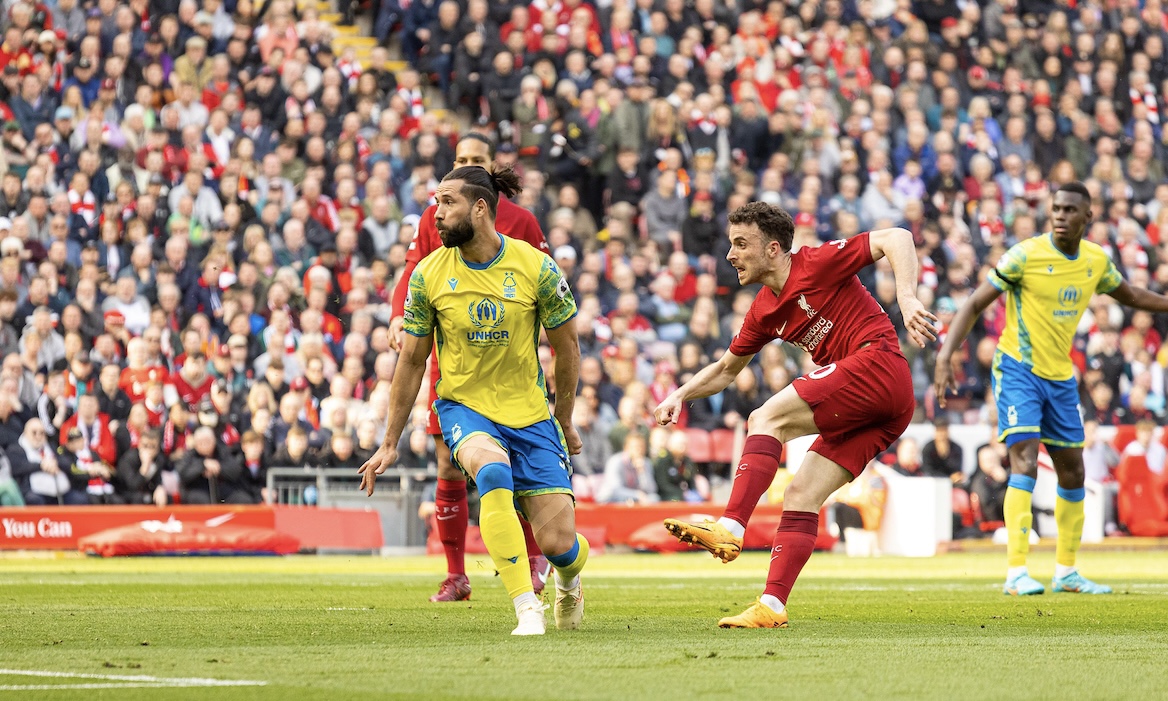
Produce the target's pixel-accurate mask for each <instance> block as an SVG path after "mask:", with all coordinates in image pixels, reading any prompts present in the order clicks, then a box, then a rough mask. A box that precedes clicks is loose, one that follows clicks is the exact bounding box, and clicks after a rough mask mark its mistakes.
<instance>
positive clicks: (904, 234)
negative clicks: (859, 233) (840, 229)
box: [868, 228, 937, 348]
mask: <svg viewBox="0 0 1168 701" xmlns="http://www.w3.org/2000/svg"><path fill="white" fill-rule="evenodd" d="M868 243H869V245H870V246H871V247H872V260H873V261H877V260H880V259H881V258H884V257H887V258H888V263H889V264H890V265H891V266H892V275H893V277H894V278H895V279H896V301H897V304H899V305H900V311H901V313H902V314H903V315H904V328H905V330H906V331H908V337H909V340H910V341H912V342H913V343H915V344H916V345H917V346H918V347H920V348H924V347H925V345H926V344H928V343H929V342H931V341H935V340H937V330H936V327H934V326H933V324H935V323H936V321H937V317H935V316H933V314H932V313H931V312H929V310H928V309H925V305H924V304H921V301H920V300H919V299H917V281H918V280H919V279H920V264H919V262H918V261H917V248H916V245H915V244H914V243H913V237H912V234H911V233H910V232H909V231H908V230H907V229H900V228H894V229H879V230H877V231H873V232H871V233H869V234H868Z"/></svg>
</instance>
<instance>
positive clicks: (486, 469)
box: [475, 462, 515, 497]
mask: <svg viewBox="0 0 1168 701" xmlns="http://www.w3.org/2000/svg"><path fill="white" fill-rule="evenodd" d="M475 484H477V485H478V486H479V496H480V497H481V496H483V495H484V494H486V493H487V492H493V491H494V490H496V489H506V490H507V491H511V492H513V491H515V482H514V480H513V479H512V478H511V466H510V465H508V464H507V463H505V462H489V463H487V464H486V465H483V466H482V467H480V468H479V471H478V474H476V475H475Z"/></svg>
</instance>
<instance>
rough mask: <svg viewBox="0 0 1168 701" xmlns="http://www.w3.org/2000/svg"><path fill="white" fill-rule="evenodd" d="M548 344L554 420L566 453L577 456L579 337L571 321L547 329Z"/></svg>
mask: <svg viewBox="0 0 1168 701" xmlns="http://www.w3.org/2000/svg"><path fill="white" fill-rule="evenodd" d="M546 331H547V338H548V343H550V344H551V346H552V350H553V351H555V353H556V421H558V422H559V424H560V428H561V429H562V430H563V431H564V440H565V441H566V442H567V444H568V454H569V455H579V454H580V451H581V450H583V448H584V443H583V442H582V441H581V440H580V434H579V433H577V432H576V427H575V426H573V425H572V410H573V409H574V408H575V406H576V384H577V382H579V380H580V339H579V337H578V336H577V334H576V323H575V320H570V321H568V322H566V323H563V324H560V325H559V326H557V327H556V328H554V329H547V330H546Z"/></svg>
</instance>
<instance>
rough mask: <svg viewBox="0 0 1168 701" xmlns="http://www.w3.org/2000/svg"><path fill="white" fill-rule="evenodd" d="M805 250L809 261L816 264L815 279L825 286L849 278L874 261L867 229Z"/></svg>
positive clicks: (830, 285)
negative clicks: (847, 237) (848, 237)
mask: <svg viewBox="0 0 1168 701" xmlns="http://www.w3.org/2000/svg"><path fill="white" fill-rule="evenodd" d="M804 250H805V251H807V256H808V260H807V262H808V263H810V264H812V265H813V266H815V279H816V280H818V281H820V282H821V283H822V286H823V287H832V286H834V285H835V283H838V282H842V281H844V280H847V279H848V278H850V277H852V276H853V275H855V274H856V273H858V272H860V271H861V270H863V269H864V268H866V267H868V266H869V265H872V263H873V260H872V244H871V243H870V242H869V240H868V232H867V231H865V232H864V233H862V234H856V235H855V236H853V237H851V238H850V239H836V240H835V241H828V242H827V243H825V244H823V245H822V246H820V247H818V248H808V249H804Z"/></svg>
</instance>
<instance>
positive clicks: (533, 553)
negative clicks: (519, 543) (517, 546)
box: [519, 518, 543, 557]
mask: <svg viewBox="0 0 1168 701" xmlns="http://www.w3.org/2000/svg"><path fill="white" fill-rule="evenodd" d="M519 525H521V526H523V537H524V538H526V539H527V556H528V557H538V556H539V555H542V554H543V551H542V550H540V549H539V543H537V542H535V532H534V531H532V530H531V524H530V523H528V522H527V519H525V518H521V519H519Z"/></svg>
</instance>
